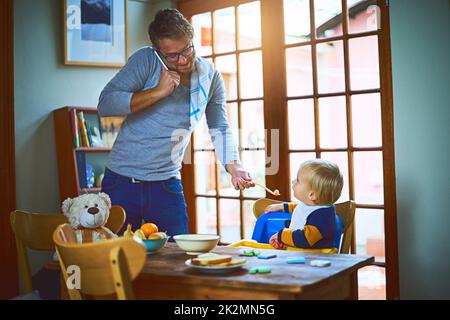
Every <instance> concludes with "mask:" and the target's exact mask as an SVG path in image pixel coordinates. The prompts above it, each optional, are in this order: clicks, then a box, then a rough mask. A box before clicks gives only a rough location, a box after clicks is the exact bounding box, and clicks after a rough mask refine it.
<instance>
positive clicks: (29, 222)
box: [10, 206, 126, 294]
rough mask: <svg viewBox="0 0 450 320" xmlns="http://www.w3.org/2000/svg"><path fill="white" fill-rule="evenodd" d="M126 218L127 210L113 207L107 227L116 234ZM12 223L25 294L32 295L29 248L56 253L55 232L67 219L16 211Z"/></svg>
mask: <svg viewBox="0 0 450 320" xmlns="http://www.w3.org/2000/svg"><path fill="white" fill-rule="evenodd" d="M125 218H126V215H125V210H124V209H123V208H122V207H121V206H112V207H111V210H110V212H109V218H108V221H107V222H106V227H108V228H109V229H110V230H111V231H112V232H114V233H116V232H118V231H119V230H120V228H121V227H122V225H123V223H124V222H125ZM10 222H11V228H12V230H13V232H14V236H15V239H16V249H17V258H18V264H19V271H20V274H21V276H22V279H23V286H24V293H25V294H27V293H31V292H32V291H33V284H32V275H31V268H30V262H29V260H28V254H27V248H29V249H32V250H38V251H54V250H55V245H54V243H53V239H52V237H53V231H54V230H55V229H56V227H57V226H59V225H60V224H63V223H66V222H67V218H66V217H65V216H64V215H63V214H59V213H55V214H44V213H32V212H26V211H20V210H15V211H13V212H11V214H10Z"/></svg>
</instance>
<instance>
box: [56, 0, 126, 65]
mask: <svg viewBox="0 0 450 320" xmlns="http://www.w3.org/2000/svg"><path fill="white" fill-rule="evenodd" d="M62 1H64V14H63V17H64V64H65V65H79V66H99V67H122V66H124V65H125V63H126V61H127V49H128V45H127V11H128V1H127V0H62Z"/></svg>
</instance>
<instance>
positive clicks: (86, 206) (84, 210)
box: [62, 192, 117, 243]
mask: <svg viewBox="0 0 450 320" xmlns="http://www.w3.org/2000/svg"><path fill="white" fill-rule="evenodd" d="M110 209H111V199H110V198H109V196H108V195H107V194H106V193H103V192H100V193H98V194H94V193H90V194H83V195H81V196H79V197H76V198H73V199H71V198H67V199H66V200H64V202H63V204H62V211H63V213H64V215H65V216H66V217H67V218H68V220H69V223H70V225H71V226H72V228H73V229H74V231H75V234H76V236H77V241H78V243H86V242H94V241H97V240H105V239H111V238H117V235H116V234H114V233H113V232H112V231H111V230H109V229H108V228H106V227H105V224H106V221H108V217H109V210H110Z"/></svg>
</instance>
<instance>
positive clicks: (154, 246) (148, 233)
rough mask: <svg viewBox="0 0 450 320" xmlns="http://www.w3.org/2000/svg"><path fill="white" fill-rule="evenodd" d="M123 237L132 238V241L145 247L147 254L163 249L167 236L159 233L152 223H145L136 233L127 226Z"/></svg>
mask: <svg viewBox="0 0 450 320" xmlns="http://www.w3.org/2000/svg"><path fill="white" fill-rule="evenodd" d="M124 236H132V237H134V239H135V240H136V241H138V242H140V243H142V244H143V245H144V246H145V249H146V250H147V253H148V254H152V253H155V252H157V251H158V250H159V249H161V248H162V247H164V245H165V244H166V242H167V239H168V237H167V234H166V233H165V232H160V231H159V230H158V227H157V226H156V224H154V223H145V224H143V225H142V226H141V227H140V228H139V229H137V230H136V231H134V232H133V231H132V230H131V225H128V227H127V230H126V231H125V232H124Z"/></svg>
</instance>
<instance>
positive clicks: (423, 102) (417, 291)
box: [390, 0, 450, 299]
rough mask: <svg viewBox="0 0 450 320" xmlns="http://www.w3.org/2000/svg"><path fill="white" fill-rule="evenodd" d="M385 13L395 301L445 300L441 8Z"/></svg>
mask: <svg viewBox="0 0 450 320" xmlns="http://www.w3.org/2000/svg"><path fill="white" fill-rule="evenodd" d="M390 7H391V9H390V18H391V19H390V20H391V38H392V39H391V40H392V66H393V70H392V72H393V89H394V130H395V166H396V176H397V208H398V212H397V215H398V240H399V260H400V261H399V263H400V296H401V298H402V299H449V298H450V279H449V275H448V271H449V270H450V255H449V253H450V232H449V226H450V194H449V191H450V186H449V180H450V179H449V172H448V166H449V163H450V159H449V158H450V157H449V155H450V144H449V137H450V129H449V128H450V127H449V123H450V106H449V101H450V94H449V92H450V90H449V83H450V66H449V58H448V54H449V49H450V48H449V30H450V29H449V20H450V8H449V1H448V0H433V1H425V0H391V1H390Z"/></svg>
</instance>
